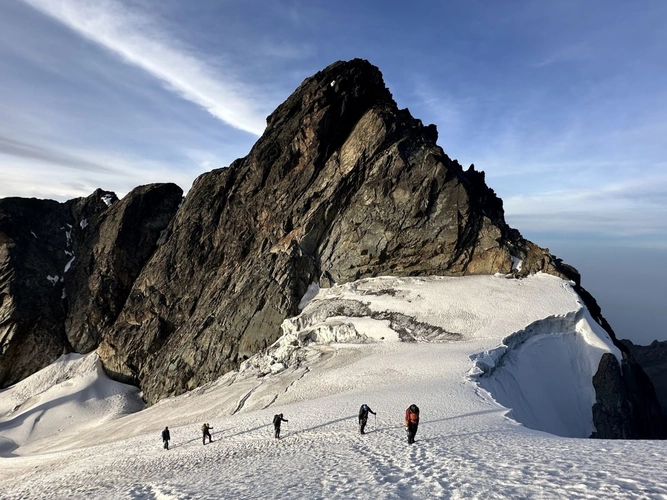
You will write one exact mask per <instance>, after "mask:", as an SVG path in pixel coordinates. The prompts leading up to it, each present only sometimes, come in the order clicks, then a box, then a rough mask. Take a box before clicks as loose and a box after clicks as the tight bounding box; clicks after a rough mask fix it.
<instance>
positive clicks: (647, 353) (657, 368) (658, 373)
mask: <svg viewBox="0 0 667 500" xmlns="http://www.w3.org/2000/svg"><path fill="white" fill-rule="evenodd" d="M621 342H622V343H623V345H625V346H626V347H627V348H628V350H629V351H630V354H631V355H632V357H633V358H635V359H636V360H637V363H639V364H640V365H641V367H642V368H643V369H644V371H645V372H646V375H648V378H649V379H650V380H651V382H652V383H653V387H654V388H655V393H656V395H657V397H658V401H659V402H660V407H661V408H662V413H663V414H664V415H667V341H663V342H659V341H657V340H654V341H653V342H651V344H650V345H647V346H643V345H636V344H633V343H632V342H631V341H630V340H625V339H624V340H621Z"/></svg>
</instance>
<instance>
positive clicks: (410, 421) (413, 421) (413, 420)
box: [405, 404, 419, 444]
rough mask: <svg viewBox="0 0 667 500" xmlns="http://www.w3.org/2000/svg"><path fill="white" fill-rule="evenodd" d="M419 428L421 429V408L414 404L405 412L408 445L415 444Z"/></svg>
mask: <svg viewBox="0 0 667 500" xmlns="http://www.w3.org/2000/svg"><path fill="white" fill-rule="evenodd" d="M417 427H419V408H418V407H417V405H415V404H412V405H410V406H408V408H407V410H405V429H406V430H407V431H408V444H412V443H414V442H415V435H416V434H417Z"/></svg>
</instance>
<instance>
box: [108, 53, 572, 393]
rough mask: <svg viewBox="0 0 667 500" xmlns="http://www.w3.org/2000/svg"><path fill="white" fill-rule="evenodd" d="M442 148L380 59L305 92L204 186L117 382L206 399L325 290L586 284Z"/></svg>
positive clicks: (324, 78) (127, 316)
mask: <svg viewBox="0 0 667 500" xmlns="http://www.w3.org/2000/svg"><path fill="white" fill-rule="evenodd" d="M436 140H437V131H436V129H435V126H432V125H429V126H424V125H423V124H422V122H421V121H420V120H418V119H415V118H413V117H412V116H411V115H410V113H409V112H408V111H407V110H399V109H398V107H397V105H396V103H395V102H394V101H393V99H392V97H391V94H390V92H389V90H388V89H387V88H386V86H385V84H384V81H383V79H382V75H381V73H380V71H379V70H378V69H377V68H376V67H374V66H372V65H371V64H370V63H368V62H367V61H363V60H359V59H355V60H352V61H348V62H337V63H334V64H332V65H331V66H329V67H327V68H326V69H324V70H322V71H320V72H319V73H317V74H315V75H314V76H312V77H310V78H307V79H306V80H304V82H303V83H302V84H301V85H300V86H299V88H297V89H296V91H295V92H294V93H293V94H292V95H291V96H290V97H289V98H288V99H287V100H286V101H285V103H283V104H282V105H280V106H279V107H278V108H277V109H276V111H275V112H274V113H272V114H271V115H270V116H269V118H268V120H267V128H266V131H265V132H264V135H263V136H262V137H261V138H260V139H259V140H258V142H257V143H256V144H255V146H254V147H253V148H252V150H251V151H250V153H249V154H248V156H246V157H245V158H241V159H239V160H236V161H235V162H234V163H233V164H232V165H230V167H229V168H226V169H219V170H214V171H212V172H209V173H206V174H203V175H202V176H200V177H199V178H198V179H197V180H196V181H195V183H194V184H193V187H192V189H191V190H190V192H189V193H188V196H187V197H186V199H185V202H184V204H183V206H182V207H181V209H180V210H179V212H178V213H177V215H176V216H175V218H174V220H173V221H172V223H171V224H170V226H169V228H168V230H167V233H166V235H165V239H164V240H165V242H164V244H163V245H161V246H160V247H159V248H158V249H157V250H156V252H155V254H154V255H153V256H152V258H151V259H150V261H149V262H148V263H147V264H146V266H145V267H144V269H143V271H142V272H141V274H140V275H139V277H138V278H137V280H136V281H135V284H134V287H133V290H132V292H131V293H130V295H129V297H128V300H127V302H126V303H125V306H124V308H123V311H122V312H121V314H120V315H119V317H118V320H117V321H116V323H115V325H114V327H113V328H111V329H109V330H108V331H107V333H106V334H105V335H104V340H103V342H102V345H101V346H100V349H99V352H100V356H101V358H102V360H103V362H104V364H105V367H106V368H107V370H109V371H110V372H111V373H114V374H115V375H116V376H118V377H119V378H121V379H123V380H128V381H132V382H134V383H138V384H139V385H140V386H141V387H142V389H143V390H144V394H145V395H146V397H147V398H148V399H149V401H156V400H157V399H159V398H161V397H164V396H167V395H173V394H178V393H181V392H183V391H185V390H188V389H192V388H194V387H197V386H198V385H200V384H202V383H205V382H208V381H210V380H212V379H214V378H215V377H217V376H219V375H221V374H222V373H224V372H226V371H228V370H230V369H234V368H236V367H237V366H238V365H239V363H240V362H242V361H243V360H244V359H246V358H248V357H249V356H251V355H252V354H254V353H256V352H257V351H258V350H260V349H262V348H264V347H266V346H267V345H269V344H271V343H272V342H273V341H274V340H275V339H276V338H277V337H278V336H279V335H280V324H281V322H282V321H283V320H284V319H285V318H286V317H288V316H293V315H295V314H296V313H297V312H298V311H297V305H298V303H299V300H300V298H301V297H302V296H303V294H304V293H305V292H306V290H307V288H308V286H309V285H310V284H311V283H313V282H317V283H319V284H320V285H322V286H329V285H331V284H333V283H345V282H348V281H352V280H356V279H359V278H364V277H373V276H379V275H394V276H408V275H436V274H437V275H454V276H460V275H465V274H492V273H496V272H500V273H510V272H512V271H513V269H514V271H516V272H520V273H524V274H528V273H532V272H537V271H545V272H550V273H552V274H557V275H559V276H566V275H567V276H569V277H574V278H575V279H578V276H577V275H576V271H574V270H573V269H572V268H569V267H568V266H564V265H560V264H559V263H558V262H559V261H557V260H556V259H554V258H553V256H551V255H550V254H549V253H548V252H547V251H545V250H542V249H540V248H539V247H537V246H535V245H534V244H532V243H530V242H528V241H526V240H525V239H523V238H522V237H521V235H520V234H519V233H518V231H515V230H513V229H511V228H510V227H509V226H507V224H506V223H505V221H504V217H503V210H502V202H501V200H500V199H498V197H497V196H496V195H495V193H494V192H493V191H492V190H491V189H489V188H488V187H487V186H486V184H485V182H484V175H483V173H480V172H476V171H475V170H474V169H473V168H471V169H468V170H467V171H464V170H463V169H462V167H461V166H460V165H459V164H458V163H457V162H455V161H452V160H451V159H450V158H449V157H448V156H447V155H446V154H445V153H444V152H443V150H442V149H441V148H440V147H439V146H438V145H437V144H436ZM518 259H520V260H521V261H522V267H521V270H520V271H517V269H516V268H515V266H514V264H513V263H514V262H516V260H518Z"/></svg>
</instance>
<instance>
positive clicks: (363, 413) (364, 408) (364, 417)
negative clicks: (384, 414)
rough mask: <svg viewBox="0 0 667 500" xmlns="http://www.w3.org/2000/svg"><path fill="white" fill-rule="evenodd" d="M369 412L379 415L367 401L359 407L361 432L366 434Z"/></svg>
mask: <svg viewBox="0 0 667 500" xmlns="http://www.w3.org/2000/svg"><path fill="white" fill-rule="evenodd" d="M369 413H372V414H373V415H377V414H376V413H375V412H374V411H373V410H371V408H370V406H368V405H367V404H366V403H364V404H362V405H361V408H359V432H360V433H361V434H364V429H365V428H366V422H368V414H369Z"/></svg>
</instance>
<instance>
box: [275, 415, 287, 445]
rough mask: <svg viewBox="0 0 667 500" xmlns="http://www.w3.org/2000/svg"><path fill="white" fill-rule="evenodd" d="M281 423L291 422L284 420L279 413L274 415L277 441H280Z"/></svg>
mask: <svg viewBox="0 0 667 500" xmlns="http://www.w3.org/2000/svg"><path fill="white" fill-rule="evenodd" d="M281 422H289V420H285V419H284V418H283V414H282V413H279V414H278V415H274V417H273V428H274V429H275V437H276V439H280V424H281Z"/></svg>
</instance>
